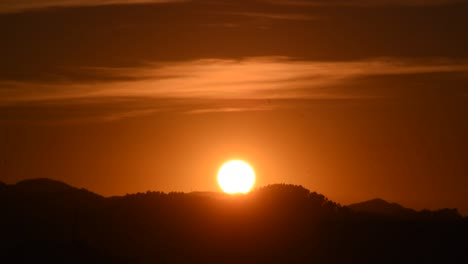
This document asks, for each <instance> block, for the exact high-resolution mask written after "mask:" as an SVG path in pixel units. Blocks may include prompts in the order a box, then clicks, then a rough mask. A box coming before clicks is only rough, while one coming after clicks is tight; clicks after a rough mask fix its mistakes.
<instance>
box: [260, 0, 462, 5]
mask: <svg viewBox="0 0 468 264" xmlns="http://www.w3.org/2000/svg"><path fill="white" fill-rule="evenodd" d="M262 2H265V3H270V4H276V5H288V6H438V5H449V4H457V3H468V1H467V0H262Z"/></svg>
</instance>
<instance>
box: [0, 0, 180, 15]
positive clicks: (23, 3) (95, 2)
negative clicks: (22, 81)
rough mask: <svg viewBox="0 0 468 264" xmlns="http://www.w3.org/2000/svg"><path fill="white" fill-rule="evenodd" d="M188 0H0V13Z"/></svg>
mask: <svg viewBox="0 0 468 264" xmlns="http://www.w3.org/2000/svg"><path fill="white" fill-rule="evenodd" d="M187 1H189V0H2V1H1V2H0V13H15V12H21V11H25V10H31V9H44V8H53V7H78V6H105V5H134V4H164V3H180V2H187Z"/></svg>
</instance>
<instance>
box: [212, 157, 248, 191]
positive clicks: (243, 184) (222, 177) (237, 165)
mask: <svg viewBox="0 0 468 264" xmlns="http://www.w3.org/2000/svg"><path fill="white" fill-rule="evenodd" d="M254 183H255V171H254V170H253V169H252V167H251V166H250V165H249V164H248V163H247V162H245V161H242V160H231V161H228V162H226V163H224V164H223V166H221V168H220V169H219V171H218V184H219V186H220V187H221V189H223V191H224V192H225V193H229V194H235V193H248V192H249V191H250V190H251V189H252V187H253V185H254Z"/></svg>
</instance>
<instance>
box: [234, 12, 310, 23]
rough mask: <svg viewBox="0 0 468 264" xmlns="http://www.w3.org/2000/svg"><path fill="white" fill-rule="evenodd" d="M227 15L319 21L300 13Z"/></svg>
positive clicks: (240, 13) (241, 13)
mask: <svg viewBox="0 0 468 264" xmlns="http://www.w3.org/2000/svg"><path fill="white" fill-rule="evenodd" d="M227 14H230V15H236V16H245V17H253V18H265V19H276V20H298V21H306V20H317V19H319V17H317V16H311V15H306V14H298V13H260V12H238V13H227Z"/></svg>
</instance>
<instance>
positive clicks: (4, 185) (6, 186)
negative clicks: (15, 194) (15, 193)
mask: <svg viewBox="0 0 468 264" xmlns="http://www.w3.org/2000/svg"><path fill="white" fill-rule="evenodd" d="M6 188H8V185H7V184H6V183H3V182H1V181H0V191H2V190H5V189H6Z"/></svg>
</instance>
